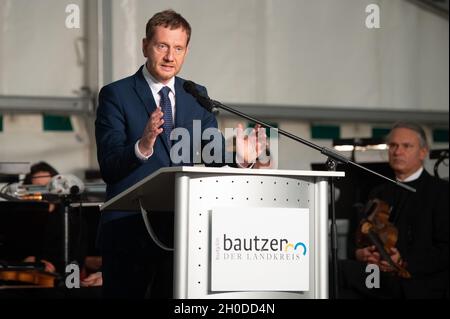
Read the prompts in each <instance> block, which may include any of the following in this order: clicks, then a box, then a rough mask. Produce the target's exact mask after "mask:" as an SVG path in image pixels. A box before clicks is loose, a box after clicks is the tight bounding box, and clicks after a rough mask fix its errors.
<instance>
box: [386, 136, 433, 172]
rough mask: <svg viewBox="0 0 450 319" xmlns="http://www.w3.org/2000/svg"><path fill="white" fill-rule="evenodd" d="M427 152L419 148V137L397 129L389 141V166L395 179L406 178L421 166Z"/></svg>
mask: <svg viewBox="0 0 450 319" xmlns="http://www.w3.org/2000/svg"><path fill="white" fill-rule="evenodd" d="M427 153H428V150H427V149H426V148H425V147H421V146H420V139H419V135H418V134H417V133H416V132H415V131H413V130H410V129H408V128H397V129H394V130H393V131H392V133H391V136H390V140H389V164H390V165H391V167H392V169H393V170H394V172H395V174H396V176H397V177H401V178H406V177H408V176H410V175H411V174H413V173H414V172H415V171H417V170H418V169H419V168H420V167H421V166H422V164H423V161H424V160H425V157H426V156H427Z"/></svg>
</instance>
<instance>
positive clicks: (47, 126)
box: [42, 114, 73, 132]
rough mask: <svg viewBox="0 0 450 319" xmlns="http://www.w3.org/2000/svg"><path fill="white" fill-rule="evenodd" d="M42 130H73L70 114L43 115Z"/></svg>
mask: <svg viewBox="0 0 450 319" xmlns="http://www.w3.org/2000/svg"><path fill="white" fill-rule="evenodd" d="M42 118H43V126H44V131H64V132H71V131H73V127H72V123H71V121H70V116H59V115H45V114H44V115H43V117H42Z"/></svg>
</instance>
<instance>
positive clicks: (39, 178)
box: [31, 171, 52, 186]
mask: <svg viewBox="0 0 450 319" xmlns="http://www.w3.org/2000/svg"><path fill="white" fill-rule="evenodd" d="M51 180H52V175H51V174H50V173H49V172H45V171H39V172H36V173H34V174H33V176H31V184H33V185H41V186H45V185H47V184H48V183H50V181H51Z"/></svg>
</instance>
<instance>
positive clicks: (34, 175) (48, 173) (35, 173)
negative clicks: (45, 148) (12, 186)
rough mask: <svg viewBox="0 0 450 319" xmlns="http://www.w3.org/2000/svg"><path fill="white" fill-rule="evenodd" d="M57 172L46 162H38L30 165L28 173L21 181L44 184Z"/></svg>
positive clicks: (30, 183) (28, 183)
mask: <svg viewBox="0 0 450 319" xmlns="http://www.w3.org/2000/svg"><path fill="white" fill-rule="evenodd" d="M58 174H59V173H58V171H57V170H56V169H55V168H53V167H52V166H51V165H49V164H48V163H46V162H39V163H36V164H33V165H31V167H30V173H28V174H27V176H26V177H25V180H24V181H23V183H24V184H25V185H41V186H45V185H47V184H48V183H50V181H51V179H52V177H53V176H56V175H58Z"/></svg>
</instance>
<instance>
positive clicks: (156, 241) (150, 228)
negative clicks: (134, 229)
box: [139, 198, 173, 251]
mask: <svg viewBox="0 0 450 319" xmlns="http://www.w3.org/2000/svg"><path fill="white" fill-rule="evenodd" d="M139 207H140V208H141V213H142V218H143V219H144V224H145V227H146V228H147V232H148V234H149V235H150V237H151V238H152V240H153V241H154V242H155V244H156V245H158V247H159V248H161V249H162V250H165V251H173V248H171V247H169V246H167V245H165V244H164V243H163V242H161V241H160V240H159V239H158V236H156V234H155V232H154V231H153V228H152V225H150V221H149V220H148V217H147V214H148V213H147V212H146V211H145V209H144V207H142V203H141V199H140V198H139Z"/></svg>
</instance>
